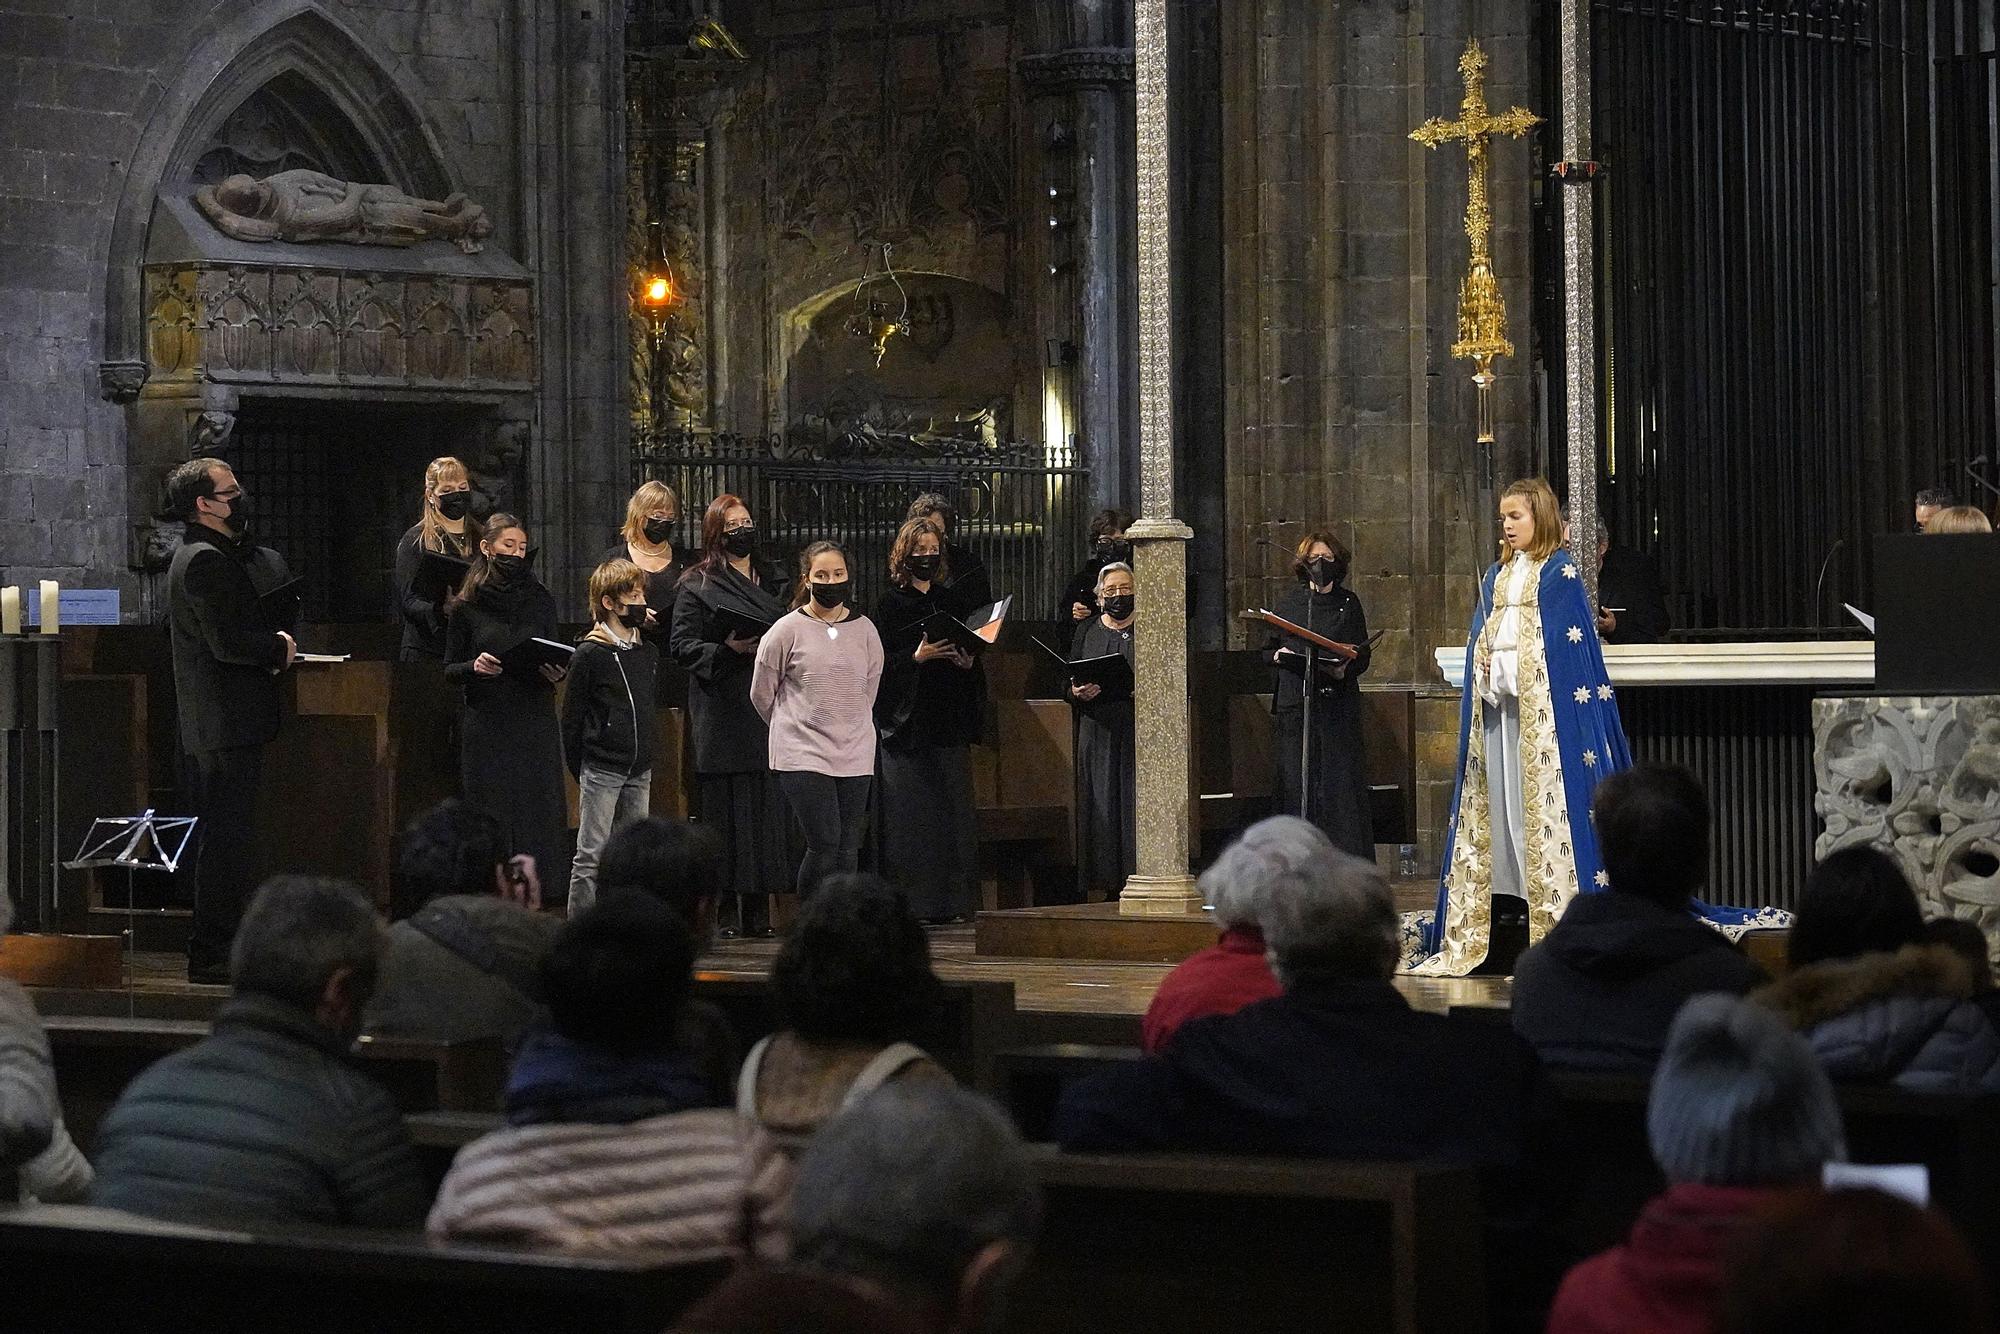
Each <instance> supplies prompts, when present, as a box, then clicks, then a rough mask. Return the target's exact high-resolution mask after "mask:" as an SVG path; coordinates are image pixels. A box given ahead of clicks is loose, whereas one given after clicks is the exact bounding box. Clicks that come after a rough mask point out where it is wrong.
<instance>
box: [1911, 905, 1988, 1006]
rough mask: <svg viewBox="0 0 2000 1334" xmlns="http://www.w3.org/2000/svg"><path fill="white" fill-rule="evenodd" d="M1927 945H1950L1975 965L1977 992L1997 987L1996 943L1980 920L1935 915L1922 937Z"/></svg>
mask: <svg viewBox="0 0 2000 1334" xmlns="http://www.w3.org/2000/svg"><path fill="white" fill-rule="evenodd" d="M1918 939H1919V940H1921V941H1922V942H1923V943H1924V944H1926V945H1948V946H1950V947H1951V948H1952V949H1955V950H1957V951H1958V953H1959V954H1960V956H1961V957H1963V958H1964V960H1965V961H1966V963H1968V964H1970V965H1971V966H1972V975H1973V983H1972V985H1973V988H1974V991H1975V992H1976V993H1977V994H1981V995H1983V994H1985V993H1986V992H1989V991H1991V990H1993V956H1992V954H1991V953H1990V952H1989V951H1991V949H1992V945H1991V944H1990V943H1989V942H1988V941H1987V939H1986V933H1985V932H1984V931H1981V930H1980V929H1979V925H1978V923H1976V922H1968V921H1966V920H1965V919H1964V918H1963V917H1934V918H1932V919H1931V920H1930V921H1928V922H1925V923H1924V930H1923V934H1922V935H1921V936H1919V937H1918Z"/></svg>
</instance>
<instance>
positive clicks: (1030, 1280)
mask: <svg viewBox="0 0 2000 1334" xmlns="http://www.w3.org/2000/svg"><path fill="white" fill-rule="evenodd" d="M1035 1171H1036V1175H1037V1177H1038V1178H1039V1179H1040V1181H1041V1185H1042V1191H1043V1199H1044V1204H1045V1219H1044V1225H1043V1229H1042V1238H1041V1241H1040V1243H1039V1244H1038V1245H1037V1247H1036V1248H1035V1255H1034V1259H1033V1260H1032V1261H1031V1262H1030V1264H1029V1266H1028V1269H1027V1272H1026V1273H1025V1274H1024V1275H1023V1276H1022V1278H1021V1280H1020V1283H1019V1284H1018V1286H1017V1287H1016V1289H1015V1291H1014V1294H1013V1296H1012V1297H1011V1299H1010V1301H1009V1303H1008V1307H1009V1312H1010V1315H1011V1317H1012V1322H1011V1323H1012V1327H1013V1328H1016V1329H1022V1330H1035V1331H1037V1334H1063V1332H1064V1331H1078V1332H1079V1334H1081V1332H1082V1331H1099V1330H1190V1329H1202V1330H1225V1329H1227V1330H1256V1331H1258V1334H1285V1332H1286V1331H1305V1330H1313V1331H1324V1330H1348V1329H1352V1330H1395V1331H1399V1334H1401V1332H1404V1331H1408V1332H1412V1334H1413V1332H1414V1331H1418V1330H1451V1331H1453V1334H1476V1332H1477V1331H1480V1330H1483V1329H1485V1328H1486V1309H1487V1308H1486V1295H1485V1272H1484V1271H1485V1261H1484V1249H1483V1244H1482V1239H1481V1221H1480V1207H1479V1182H1478V1174H1477V1173H1476V1172H1474V1171H1473V1170H1472V1169H1469V1168H1455V1167H1452V1168H1448V1167H1436V1166H1426V1165H1422V1164H1410V1163H1350V1162H1329V1161H1323V1160H1304V1159H1289V1158H1284V1159H1280V1158H1237V1157H1224V1156H1218V1155H1198V1154H1115V1155H1104V1154H1064V1153H1056V1152H1054V1151H1052V1150H1050V1151H1043V1152H1040V1153H1039V1154H1038V1156H1037V1157H1036V1159H1035Z"/></svg>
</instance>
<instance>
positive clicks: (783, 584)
mask: <svg viewBox="0 0 2000 1334" xmlns="http://www.w3.org/2000/svg"><path fill="white" fill-rule="evenodd" d="M701 544H702V557H701V560H700V561H699V562H698V563H697V564H696V565H695V566H694V568H693V569H691V570H689V571H688V573H687V574H686V576H684V577H683V578H682V579H681V581H680V590H679V592H678V593H677V594H676V596H675V598H674V615H673V625H672V629H671V634H670V637H669V643H670V649H671V652H672V653H673V656H674V661H676V662H678V663H679V664H680V665H681V668H682V670H684V671H685V672H686V673H687V674H688V732H689V734H690V737H691V739H692V742H693V747H694V770H695V818H696V819H697V820H698V821H699V822H700V823H702V824H705V825H707V826H708V827H709V828H710V829H712V830H714V831H715V833H716V834H717V836H718V837H720V838H721V840H722V845H723V847H724V849H725V850H726V852H727V875H726V877H725V880H724V883H723V885H722V886H721V891H722V893H724V894H727V895H731V896H733V897H734V898H735V899H736V909H735V913H734V914H733V916H734V918H735V927H734V929H735V930H737V931H740V932H742V933H744V934H746V935H768V934H770V921H771V917H770V911H771V901H770V896H771V895H772V894H781V893H784V892H785V891H786V890H788V889H790V888H791V886H792V873H793V870H794V868H795V867H796V866H797V864H798V860H797V858H795V857H792V856H790V855H789V854H790V845H791V841H792V840H791V813H790V811H789V810H787V809H786V806H785V802H784V798H783V796H782V795H781V794H780V792H779V790H778V783H777V779H776V778H775V777H773V775H772V773H771V753H770V737H769V733H768V732H767V730H766V729H765V726H764V720H763V719H762V718H761V717H759V716H758V714H757V710H756V709H755V708H753V707H752V706H751V703H750V675H751V667H752V666H753V665H754V664H755V662H756V654H757V641H758V638H759V637H760V635H759V634H753V633H751V629H752V626H751V625H750V624H749V623H748V622H761V623H762V624H763V625H765V626H768V625H770V624H771V623H772V622H774V621H776V620H777V619H778V618H779V617H780V616H783V615H784V614H785V595H786V593H787V591H788V589H789V584H788V581H787V580H786V579H785V576H784V575H783V574H782V573H780V572H779V570H778V567H777V566H775V565H773V564H771V563H769V562H766V561H760V560H759V559H758V558H757V528H756V525H755V523H754V522H753V521H752V519H751V516H750V510H749V507H748V506H746V505H745V504H744V503H743V502H742V500H740V499H738V498H737V497H736V496H733V495H726V494H725V495H720V496H717V497H716V498H715V499H714V500H712V501H710V502H709V505H708V509H707V510H706V511H705V512H704V513H703V514H702V517H701ZM746 618H747V620H746Z"/></svg>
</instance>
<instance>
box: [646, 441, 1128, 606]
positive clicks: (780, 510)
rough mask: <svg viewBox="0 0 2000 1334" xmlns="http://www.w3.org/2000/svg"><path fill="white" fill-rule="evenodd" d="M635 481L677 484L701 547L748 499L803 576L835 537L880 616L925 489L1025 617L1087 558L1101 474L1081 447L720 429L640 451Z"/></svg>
mask: <svg viewBox="0 0 2000 1334" xmlns="http://www.w3.org/2000/svg"><path fill="white" fill-rule="evenodd" d="M632 470H633V482H634V484H635V485H637V484H638V483H640V482H645V481H648V480H657V481H661V482H665V483H666V484H667V485H668V486H670V487H672V488H673V489H674V494H676V495H678V496H679V497H680V499H681V510H682V513H683V514H684V515H686V516H687V524H686V527H687V530H688V531H687V537H686V540H687V541H688V542H689V543H691V544H692V543H697V542H699V540H700V533H699V531H698V529H699V521H700V515H701V513H702V511H703V510H704V509H705V508H707V506H708V503H709V501H710V500H712V499H714V498H715V497H716V496H719V495H737V496H741V497H742V498H743V502H744V504H746V505H747V506H749V509H750V513H751V515H752V516H753V517H754V518H755V519H756V522H757V530H758V535H759V539H760V542H761V544H762V547H763V550H764V552H765V553H766V554H767V555H769V556H771V557H773V558H774V559H776V560H778V561H780V562H782V563H783V565H784V568H785V570H786V573H788V574H790V573H793V572H794V571H795V569H796V565H795V562H796V560H797V556H798V553H799V551H801V550H802V549H804V547H805V546H806V545H807V544H808V543H811V542H815V541H818V540H820V539H822V538H827V539H831V540H833V541H835V542H838V543H840V544H841V545H842V546H843V547H845V548H846V549H847V553H848V560H849V564H848V570H849V574H850V577H851V578H852V579H853V582H854V597H855V604H856V605H857V606H858V607H860V608H862V609H864V610H869V609H872V608H873V607H874V605H875V602H876V600H877V599H878V598H880V597H881V595H882V592H883V590H884V589H885V588H886V587H887V586H888V582H889V572H888V560H889V548H890V545H891V544H892V543H893V542H894V541H895V538H896V529H897V528H898V527H900V526H901V525H902V522H903V520H904V518H905V517H906V516H907V514H908V511H909V507H910V502H911V501H912V500H914V499H916V498H917V497H918V496H919V495H922V494H923V493H925V492H936V493H938V494H940V495H943V496H947V497H949V498H950V499H951V501H952V503H953V505H954V506H956V508H957V510H958V527H957V530H956V532H954V534H953V540H954V541H956V542H958V543H959V544H961V545H963V546H966V547H969V548H971V550H972V551H973V552H974V553H975V554H977V555H978V556H979V557H980V559H982V560H984V561H985V562H986V568H987V571H988V573H989V574H990V576H991V578H992V583H993V591H994V595H995V596H996V597H1005V596H1007V595H1008V594H1013V595H1014V611H1013V616H1014V617H1015V618H1016V619H1023V620H1040V619H1045V618H1046V617H1048V616H1049V615H1050V614H1051V611H1052V609H1053V608H1054V606H1055V602H1056V598H1057V597H1058V596H1059V595H1060V594H1061V592H1062V588H1063V585H1064V583H1065V582H1066V581H1067V580H1068V578H1069V576H1070V574H1071V573H1072V572H1073V571H1074V570H1075V569H1076V568H1077V566H1079V565H1081V564H1082V563H1083V557H1084V544H1085V540H1086V529H1087V527H1088V523H1089V517H1090V515H1089V510H1088V506H1089V503H1090V500H1089V493H1090V488H1089V470H1088V469H1085V468H1082V467H1079V466H1078V465H1077V461H1076V455H1075V453H1074V451H1073V447H1071V446H1068V445H1062V446H1045V445H1040V444H1031V443H1028V442H1023V441H1007V442H1004V443H1001V444H998V445H983V444H978V443H970V442H929V443H926V442H911V441H903V442H901V443H900V446H895V445H891V446H882V445H879V444H870V443H867V442H861V441H856V440H854V439H853V438H852V437H849V438H845V439H844V440H841V441H835V442H834V443H833V444H832V445H831V446H829V447H827V448H826V449H824V450H817V451H810V452H800V451H799V450H798V449H797V447H796V445H795V444H793V445H790V446H788V445H787V444H786V443H785V442H783V441H778V440H773V439H771V438H769V437H764V436H740V435H733V434H727V433H718V434H715V435H711V436H705V437H684V438H668V439H664V440H661V441H659V442H658V443H655V444H646V443H640V444H637V445H635V448H634V451H633V460H632Z"/></svg>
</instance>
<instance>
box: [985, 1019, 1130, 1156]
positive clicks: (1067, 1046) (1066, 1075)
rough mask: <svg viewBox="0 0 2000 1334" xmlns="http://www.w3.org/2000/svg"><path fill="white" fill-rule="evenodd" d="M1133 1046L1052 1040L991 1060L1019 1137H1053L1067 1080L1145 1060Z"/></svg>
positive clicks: (1017, 1048) (1032, 1138) (1001, 1099)
mask: <svg viewBox="0 0 2000 1334" xmlns="http://www.w3.org/2000/svg"><path fill="white" fill-rule="evenodd" d="M1143 1059H1144V1057H1143V1055H1142V1054H1141V1052H1140V1051H1139V1049H1138V1048H1137V1047H1122V1046H1111V1045H1096V1044H1091V1043H1083V1042H1050V1043H1044V1044H1041V1045H1039V1046H1033V1047H1014V1048H1011V1049H1009V1050H1007V1051H1003V1052H1001V1053H1000V1055H999V1058H998V1059H997V1060H996V1061H995V1063H994V1064H995V1068H996V1070H997V1071H998V1073H999V1087H998V1097H999V1099H1000V1103H1001V1105H1002V1106H1004V1107H1005V1108H1006V1109H1007V1111H1008V1112H1009V1114H1011V1115H1012V1116H1013V1118H1014V1125H1015V1128H1016V1129H1018V1130H1019V1131H1020V1132H1021V1136H1022V1138H1023V1139H1027V1140H1031V1141H1042V1140H1047V1139H1050V1138H1052V1135H1051V1130H1050V1127H1051V1125H1052V1123H1053V1122H1054V1120H1055V1112H1056V1102H1057V1101H1058V1100H1059V1099H1060V1098H1061V1097H1062V1091H1063V1086H1064V1085H1066V1084H1068V1083H1069V1082H1070V1081H1071V1080H1075V1079H1081V1078H1083V1077H1084V1076H1085V1075H1089V1074H1094V1073H1096V1072H1097V1071H1099V1070H1103V1069H1106V1068H1108V1067H1111V1066H1115V1065H1123V1064H1125V1063H1127V1062H1130V1061H1137V1060H1143Z"/></svg>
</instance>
